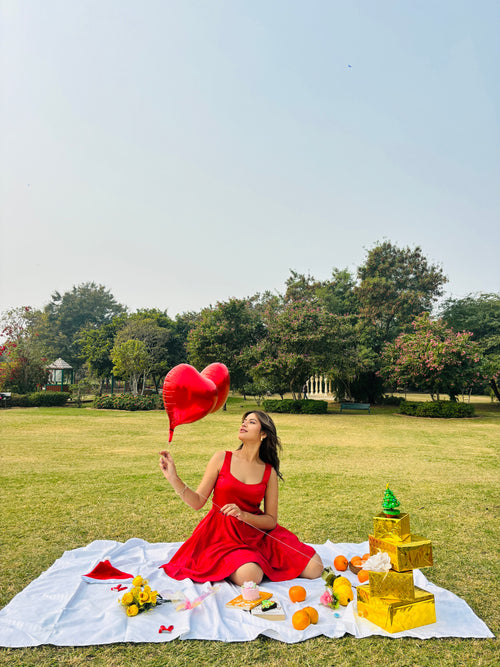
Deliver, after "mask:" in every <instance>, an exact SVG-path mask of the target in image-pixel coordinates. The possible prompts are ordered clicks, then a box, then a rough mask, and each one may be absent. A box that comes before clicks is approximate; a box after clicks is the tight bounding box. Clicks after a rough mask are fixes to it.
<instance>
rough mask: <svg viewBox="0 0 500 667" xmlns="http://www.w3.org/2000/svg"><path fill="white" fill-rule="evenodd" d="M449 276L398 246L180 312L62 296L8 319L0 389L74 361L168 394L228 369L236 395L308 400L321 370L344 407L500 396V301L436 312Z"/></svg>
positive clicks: (83, 369)
mask: <svg viewBox="0 0 500 667" xmlns="http://www.w3.org/2000/svg"><path fill="white" fill-rule="evenodd" d="M446 282H447V278H446V276H445V274H444V273H443V270H442V269H441V267H439V266H438V265H435V264H431V263H430V262H429V261H428V260H427V259H426V258H425V257H424V256H423V254H422V250H421V248H420V247H418V246H417V247H415V248H409V247H406V248H399V247H398V246H396V245H394V244H393V243H391V242H390V241H385V242H383V243H378V244H376V245H375V246H374V247H373V248H371V249H370V250H368V251H367V253H366V258H365V261H364V262H363V264H362V265H361V266H359V267H358V268H357V270H356V271H355V272H350V271H348V270H347V269H337V268H334V269H333V270H332V273H331V276H330V278H329V279H327V280H317V279H316V278H315V277H314V276H312V275H304V274H301V273H298V272H296V271H293V270H291V271H290V275H289V277H288V279H287V280H286V283H285V289H284V291H283V293H279V292H270V291H267V292H264V293H258V294H255V295H252V296H250V297H248V298H245V299H238V298H229V299H228V300H227V301H222V302H218V303H217V304H215V305H214V306H212V305H211V306H208V307H206V308H203V309H202V310H200V311H199V312H186V313H182V314H180V315H177V316H176V317H175V318H171V317H169V316H168V314H167V311H162V310H159V309H139V310H137V311H136V312H129V311H128V309H127V308H126V307H125V306H124V305H122V304H119V303H117V301H116V299H115V298H114V296H113V295H112V294H111V293H110V292H109V290H107V289H106V288H105V287H104V286H102V285H96V284H95V283H93V282H89V283H84V284H81V285H78V286H74V287H73V288H72V290H71V291H68V292H66V293H64V294H60V293H59V292H55V293H54V294H52V296H51V299H50V301H49V303H48V304H47V305H46V306H45V307H44V308H43V309H41V310H36V309H33V308H31V307H29V306H23V307H19V308H16V309H14V310H11V311H8V312H7V313H4V314H3V316H2V341H3V342H2V343H1V344H0V355H1V356H0V390H3V391H14V392H18V393H26V392H30V391H33V390H34V389H35V388H36V387H37V386H39V385H43V384H44V383H45V382H46V379H47V369H46V367H47V364H48V362H52V361H54V360H55V359H56V358H58V357H62V358H63V359H64V360H65V361H67V362H68V363H70V364H71V366H72V367H73V368H74V369H75V371H76V376H77V379H78V380H80V381H82V380H85V379H86V380H89V379H91V380H93V381H94V382H97V383H99V389H98V391H99V393H102V391H103V388H104V386H105V383H106V382H107V381H108V380H109V378H110V377H111V376H112V375H113V376H114V377H116V378H119V379H124V380H127V381H128V382H129V383H130V387H131V391H132V393H134V394H137V393H138V392H142V391H144V388H145V387H146V386H147V384H148V383H149V384H150V385H151V386H154V388H155V390H157V391H158V390H159V389H160V387H161V383H162V381H163V378H164V376H165V374H166V373H167V372H168V371H169V370H170V369H171V368H173V367H174V366H175V365H177V364H179V363H183V362H187V363H190V364H192V365H194V366H195V367H197V368H199V369H200V370H201V369H202V368H203V367H205V366H207V365H208V364H210V363H212V362H221V363H225V364H226V365H227V367H228V368H229V371H230V374H231V387H232V389H233V390H236V391H239V392H241V393H243V394H248V395H255V396H263V395H266V394H280V395H281V396H283V395H284V394H285V393H288V392H291V393H292V395H293V396H294V397H296V396H300V394H301V391H302V387H303V386H304V384H305V382H306V381H307V380H308V379H309V377H311V376H312V375H314V374H321V375H323V376H326V377H327V378H329V380H330V381H331V382H332V384H333V387H334V391H335V393H336V395H337V396H338V398H339V399H351V400H358V401H366V402H370V403H376V402H377V400H379V399H380V397H381V396H382V395H383V393H384V391H387V390H402V389H404V390H417V391H424V392H426V393H427V392H428V393H430V394H431V395H432V396H433V397H436V398H439V396H440V394H444V393H447V394H449V395H450V396H451V397H452V398H454V397H455V396H457V395H458V394H460V393H462V394H463V393H466V392H471V391H475V392H484V391H486V390H487V389H489V390H490V391H492V392H494V394H495V395H496V397H497V398H498V399H499V400H500V393H499V387H498V384H497V382H498V378H499V372H500V295H499V294H495V293H484V294H476V295H469V296H467V297H465V298H463V299H453V298H449V299H447V300H445V301H444V303H442V304H441V306H440V308H439V310H438V312H437V314H433V310H434V309H435V307H436V303H437V302H438V299H439V298H440V297H442V296H443V293H444V290H443V288H444V285H445V284H446Z"/></svg>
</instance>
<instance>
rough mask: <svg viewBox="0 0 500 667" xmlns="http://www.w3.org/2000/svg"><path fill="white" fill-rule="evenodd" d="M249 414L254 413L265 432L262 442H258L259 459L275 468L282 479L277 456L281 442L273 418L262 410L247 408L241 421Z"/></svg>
mask: <svg viewBox="0 0 500 667" xmlns="http://www.w3.org/2000/svg"><path fill="white" fill-rule="evenodd" d="M251 414H254V415H255V416H256V417H257V419H258V420H259V422H260V427H261V429H262V431H263V432H264V433H265V434H266V437H265V438H263V440H262V442H261V443H260V449H259V456H260V459H261V461H264V463H270V464H271V465H272V467H273V468H274V469H275V470H276V474H277V475H278V477H279V478H280V479H281V480H283V475H282V474H281V473H280V457H279V452H280V451H281V442H280V439H279V438H278V433H277V432H276V426H275V425H274V422H273V420H272V419H271V417H270V416H269V415H268V414H267V412H262V410H249V411H248V412H245V414H244V415H243V418H242V421H243V419H246V418H247V417H248V415H251Z"/></svg>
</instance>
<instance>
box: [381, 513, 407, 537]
mask: <svg viewBox="0 0 500 667" xmlns="http://www.w3.org/2000/svg"><path fill="white" fill-rule="evenodd" d="M373 534H374V535H375V537H386V536H387V535H396V537H399V538H400V539H401V540H403V541H405V540H408V539H410V515H409V514H400V515H399V516H398V517H388V516H385V514H383V513H382V512H381V513H380V514H377V516H375V517H373Z"/></svg>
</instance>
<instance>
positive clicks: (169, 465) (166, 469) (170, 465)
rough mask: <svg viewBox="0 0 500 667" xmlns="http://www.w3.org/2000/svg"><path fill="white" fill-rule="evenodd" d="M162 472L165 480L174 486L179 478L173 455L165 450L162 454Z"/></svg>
mask: <svg viewBox="0 0 500 667" xmlns="http://www.w3.org/2000/svg"><path fill="white" fill-rule="evenodd" d="M160 470H161V471H162V473H163V474H164V476H165V478H166V479H167V480H168V481H169V482H170V484H172V483H173V482H174V481H175V480H176V479H177V478H178V475H177V470H176V467H175V463H174V459H173V458H172V454H171V453H170V452H167V451H165V450H163V451H161V452H160Z"/></svg>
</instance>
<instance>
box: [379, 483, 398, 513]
mask: <svg viewBox="0 0 500 667" xmlns="http://www.w3.org/2000/svg"><path fill="white" fill-rule="evenodd" d="M398 507H399V500H397V499H396V496H395V495H394V494H393V492H392V491H391V490H390V488H389V484H387V486H386V487H385V493H384V500H383V502H382V511H383V513H384V514H385V516H389V517H390V516H392V517H394V516H399V510H398Z"/></svg>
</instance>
